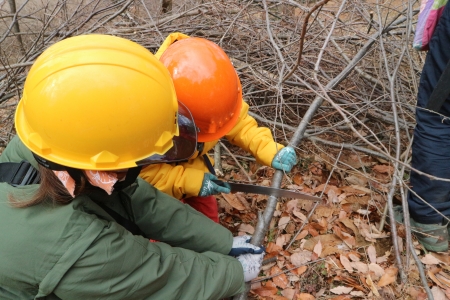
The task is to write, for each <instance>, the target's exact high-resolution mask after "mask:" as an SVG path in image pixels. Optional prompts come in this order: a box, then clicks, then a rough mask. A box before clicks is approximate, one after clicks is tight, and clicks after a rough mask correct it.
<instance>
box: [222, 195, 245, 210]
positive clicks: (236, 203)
mask: <svg viewBox="0 0 450 300" xmlns="http://www.w3.org/2000/svg"><path fill="white" fill-rule="evenodd" d="M222 197H223V198H224V199H225V200H226V201H227V202H228V204H230V205H231V206H232V207H233V208H235V209H237V210H245V209H246V207H245V205H244V204H243V203H242V202H241V200H240V199H239V198H238V197H237V196H236V195H235V194H224V193H222Z"/></svg>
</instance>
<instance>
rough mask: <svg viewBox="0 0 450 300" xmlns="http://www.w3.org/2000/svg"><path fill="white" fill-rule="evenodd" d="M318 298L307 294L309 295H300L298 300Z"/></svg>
mask: <svg viewBox="0 0 450 300" xmlns="http://www.w3.org/2000/svg"><path fill="white" fill-rule="evenodd" d="M315 299H316V298H315V297H314V296H313V295H311V294H307V293H300V294H299V295H298V296H297V300H315Z"/></svg>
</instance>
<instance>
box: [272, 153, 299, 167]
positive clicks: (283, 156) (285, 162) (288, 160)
mask: <svg viewBox="0 0 450 300" xmlns="http://www.w3.org/2000/svg"><path fill="white" fill-rule="evenodd" d="M296 163H297V155H296V154H295V150H294V148H292V147H285V148H283V149H281V150H280V151H278V152H277V154H275V157H274V158H273V160H272V168H274V169H277V170H281V171H285V172H290V171H291V169H292V167H293V166H294V165H295V164H296Z"/></svg>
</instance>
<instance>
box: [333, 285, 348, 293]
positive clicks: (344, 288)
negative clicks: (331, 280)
mask: <svg viewBox="0 0 450 300" xmlns="http://www.w3.org/2000/svg"><path fill="white" fill-rule="evenodd" d="M352 290H353V288H352V287H347V286H343V285H340V286H338V287H335V288H333V289H331V290H330V292H332V293H333V294H336V295H342V294H348V293H350V292H351V291H352Z"/></svg>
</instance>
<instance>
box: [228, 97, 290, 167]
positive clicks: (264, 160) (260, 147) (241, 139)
mask: <svg viewBox="0 0 450 300" xmlns="http://www.w3.org/2000/svg"><path fill="white" fill-rule="evenodd" d="M248 109H249V106H248V104H247V103H245V102H244V103H242V109H241V114H240V116H239V120H238V122H237V123H236V125H235V126H234V127H233V129H231V131H230V132H229V133H228V134H227V135H226V136H225V137H226V138H227V139H228V140H229V141H230V143H232V144H234V145H236V146H239V147H240V148H242V149H244V150H246V151H248V152H250V153H251V154H252V155H253V156H254V157H255V158H256V161H257V162H258V163H260V164H263V165H265V166H270V165H271V163H272V160H273V158H274V157H275V154H276V153H277V152H278V151H280V150H281V149H282V148H284V146H283V145H281V144H278V143H276V142H275V141H274V140H273V136H272V132H270V129H269V128H267V127H258V123H257V122H256V120H255V119H254V118H252V117H251V116H250V115H249V114H248Z"/></svg>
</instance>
